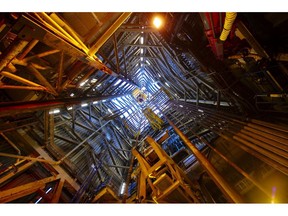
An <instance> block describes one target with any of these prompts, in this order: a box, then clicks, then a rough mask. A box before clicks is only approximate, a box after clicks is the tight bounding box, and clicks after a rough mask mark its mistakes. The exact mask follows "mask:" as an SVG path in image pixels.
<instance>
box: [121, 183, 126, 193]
mask: <svg viewBox="0 0 288 216" xmlns="http://www.w3.org/2000/svg"><path fill="white" fill-rule="evenodd" d="M125 186H126V183H125V182H123V183H122V185H121V190H120V194H124V190H125Z"/></svg>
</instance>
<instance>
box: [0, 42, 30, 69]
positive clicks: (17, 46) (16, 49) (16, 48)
mask: <svg viewBox="0 0 288 216" xmlns="http://www.w3.org/2000/svg"><path fill="white" fill-rule="evenodd" d="M27 44H28V41H24V40H18V41H17V42H15V43H14V44H13V46H12V47H11V49H10V50H9V52H8V53H7V54H6V55H5V56H3V57H2V55H1V60H0V71H2V70H3V68H4V67H6V66H7V65H8V64H9V63H10V62H11V61H12V60H13V59H14V58H15V57H16V56H17V55H18V54H19V53H20V52H21V51H22V50H23V49H24V48H25V47H26V45H27Z"/></svg>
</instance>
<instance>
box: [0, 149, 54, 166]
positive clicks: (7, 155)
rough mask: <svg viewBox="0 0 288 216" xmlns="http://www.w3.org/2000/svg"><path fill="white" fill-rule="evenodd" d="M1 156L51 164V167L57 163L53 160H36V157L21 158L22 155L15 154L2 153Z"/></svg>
mask: <svg viewBox="0 0 288 216" xmlns="http://www.w3.org/2000/svg"><path fill="white" fill-rule="evenodd" d="M0 156H2V157H11V158H18V159H24V160H31V161H38V162H43V163H49V164H51V165H56V161H51V160H45V159H41V158H35V157H29V156H21V155H14V154H7V153H3V152H0Z"/></svg>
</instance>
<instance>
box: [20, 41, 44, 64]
mask: <svg viewBox="0 0 288 216" xmlns="http://www.w3.org/2000/svg"><path fill="white" fill-rule="evenodd" d="M38 42H39V40H36V39H33V40H31V41H30V42H29V44H28V45H27V47H25V50H24V51H23V52H22V53H21V54H19V55H18V57H17V58H18V59H19V60H22V59H23V58H25V56H26V55H27V54H28V53H29V52H30V51H31V50H32V49H33V47H34V46H36V44H37V43H38Z"/></svg>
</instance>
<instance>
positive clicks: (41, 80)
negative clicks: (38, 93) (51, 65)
mask: <svg viewBox="0 0 288 216" xmlns="http://www.w3.org/2000/svg"><path fill="white" fill-rule="evenodd" d="M28 69H29V70H30V71H31V72H32V73H33V75H34V76H35V77H36V78H37V79H38V80H39V81H40V82H41V83H42V84H43V85H44V86H46V87H47V88H48V89H49V90H50V91H51V93H52V94H53V95H55V96H58V93H57V92H56V91H55V89H54V88H53V87H52V85H51V84H50V83H49V82H48V81H47V79H46V78H45V77H44V76H43V75H42V74H41V73H40V72H39V71H38V70H37V69H36V68H35V67H34V66H33V65H32V64H29V65H28Z"/></svg>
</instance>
